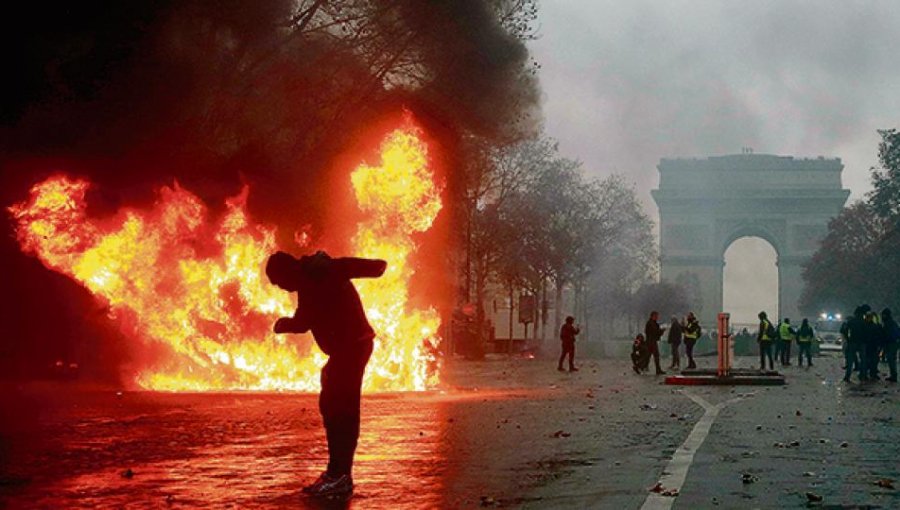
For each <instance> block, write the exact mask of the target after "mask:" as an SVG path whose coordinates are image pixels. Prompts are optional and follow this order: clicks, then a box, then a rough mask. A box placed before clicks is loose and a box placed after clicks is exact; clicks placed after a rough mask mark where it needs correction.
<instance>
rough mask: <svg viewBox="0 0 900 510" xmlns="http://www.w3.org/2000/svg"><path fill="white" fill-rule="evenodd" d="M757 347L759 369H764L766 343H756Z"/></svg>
mask: <svg viewBox="0 0 900 510" xmlns="http://www.w3.org/2000/svg"><path fill="white" fill-rule="evenodd" d="M758 345H759V369H760V370H765V369H766V343H765V342H758Z"/></svg>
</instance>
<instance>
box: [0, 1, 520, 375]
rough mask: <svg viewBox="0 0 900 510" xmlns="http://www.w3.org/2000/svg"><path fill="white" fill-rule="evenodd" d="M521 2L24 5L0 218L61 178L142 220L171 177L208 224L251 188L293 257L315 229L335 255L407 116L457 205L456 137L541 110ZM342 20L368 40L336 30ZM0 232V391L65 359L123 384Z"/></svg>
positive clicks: (52, 284) (55, 281) (71, 313)
mask: <svg viewBox="0 0 900 510" xmlns="http://www.w3.org/2000/svg"><path fill="white" fill-rule="evenodd" d="M513 3H514V2H505V1H491V2H487V1H474V0H470V1H432V2H426V1H415V0H406V1H399V2H375V1H372V2H367V1H360V0H350V1H345V2H322V3H320V2H312V1H303V2H293V1H286V0H284V1H267V2H245V1H239V0H232V1H224V2H222V1H218V2H206V1H193V2H159V1H131V2H108V3H107V2H99V3H84V4H80V3H72V4H67V6H66V7H58V8H54V7H48V6H46V5H43V4H34V5H33V4H29V5H28V6H26V7H22V8H21V9H20V10H19V11H20V12H19V13H18V14H17V16H16V17H11V16H10V17H6V20H5V21H6V24H7V25H9V26H6V27H4V30H3V32H4V36H3V37H4V38H7V39H8V40H6V41H4V43H3V45H2V47H3V48H4V49H3V51H4V52H5V53H7V54H6V55H5V56H4V57H5V58H4V62H5V63H6V64H7V69H8V70H15V72H8V73H6V81H7V87H8V92H7V93H6V94H5V95H4V99H3V102H2V105H0V155H2V156H0V158H2V159H0V169H2V170H0V171H2V174H0V204H2V205H3V207H6V206H8V205H10V204H11V203H13V202H17V201H20V200H22V199H23V198H24V197H25V196H26V193H27V190H28V188H29V187H30V186H31V185H32V184H34V183H35V182H38V181H40V180H42V179H43V178H45V177H47V176H48V175H50V174H51V173H54V172H60V171H62V172H66V173H70V174H75V175H82V176H86V177H88V178H90V179H91V180H92V181H93V182H94V183H95V187H94V192H93V195H92V196H91V197H90V201H91V207H92V213H93V214H96V215H104V214H109V213H111V212H113V211H115V210H117V209H118V208H120V207H122V206H123V205H129V206H138V207H140V206H142V205H147V204H149V203H151V202H152V201H153V200H154V198H155V195H154V192H155V190H156V189H157V188H158V187H159V186H160V185H164V184H171V183H172V181H173V180H175V179H177V180H178V182H179V183H180V184H181V185H183V186H184V187H185V188H187V189H188V190H190V191H192V192H193V193H196V194H198V195H199V196H200V197H201V198H203V199H204V200H205V201H206V202H207V203H208V204H209V205H210V207H212V208H214V209H216V208H221V205H222V201H223V199H224V198H226V197H229V196H233V195H235V194H236V193H237V192H238V191H239V190H240V189H241V187H242V186H243V185H245V184H246V185H249V186H250V189H251V193H250V197H249V207H250V210H251V213H252V214H253V215H254V217H255V219H257V220H258V221H261V222H265V223H271V224H277V225H278V226H279V236H280V237H279V238H280V240H281V241H283V242H284V243H285V244H287V243H289V240H290V239H292V237H293V233H294V231H295V230H296V229H298V228H300V227H301V226H303V225H310V226H311V229H312V232H311V233H312V235H313V239H314V243H317V244H319V245H322V246H325V247H328V248H330V249H334V250H336V251H340V250H341V249H342V248H344V246H345V243H346V236H347V234H348V233H349V228H350V227H349V226H350V225H351V224H352V221H351V220H352V218H349V217H348V218H342V217H341V216H343V215H344V213H343V212H340V213H338V212H336V209H335V205H340V204H344V203H349V201H350V197H349V195H348V193H349V191H350V190H349V188H348V186H347V175H348V173H349V171H350V170H351V169H352V166H353V165H355V164H357V163H359V158H360V156H365V155H370V154H371V151H372V150H373V149H374V148H375V143H376V141H377V140H378V139H379V137H380V136H381V135H382V134H383V133H384V132H385V130H387V129H389V127H390V126H391V125H392V122H394V121H396V119H398V118H399V115H400V110H401V108H407V109H408V110H410V111H411V112H412V113H413V115H414V116H415V117H416V118H417V119H418V121H419V122H420V123H421V124H422V125H423V126H424V127H425V128H426V130H427V131H428V135H429V137H430V138H431V141H432V143H434V146H435V147H436V150H435V159H436V161H437V162H438V164H439V166H440V167H441V168H442V169H443V171H444V174H445V178H446V180H447V185H448V190H449V193H450V194H453V193H454V192H455V191H454V190H456V189H457V188H458V184H457V183H458V172H454V171H453V170H454V169H455V168H458V167H459V166H460V165H459V161H460V160H461V158H463V157H464V156H463V155H461V154H459V153H458V150H459V147H460V146H461V144H459V143H458V141H459V140H460V139H461V137H463V136H478V137H483V138H487V139H490V140H493V141H495V142H497V143H506V142H509V141H512V140H515V139H516V138H519V137H521V136H523V135H524V134H526V133H528V132H529V131H530V130H531V129H532V127H533V125H534V123H535V119H536V113H535V112H536V105H537V97H538V94H537V90H536V85H535V82H534V78H533V76H532V74H530V73H529V69H528V64H529V60H528V53H527V51H526V49H525V47H524V44H523V43H522V41H521V40H520V38H519V37H517V35H518V32H517V31H520V30H522V28H521V27H522V26H524V25H522V23H526V24H527V15H526V16H525V17H524V18H521V19H519V18H517V17H515V16H513V17H511V18H510V17H508V16H507V14H508V12H507V11H508V8H509V5H512V4H513ZM298 4H299V6H298ZM507 4H509V5H507ZM525 4H526V5H527V4H528V2H525ZM338 7H340V9H339V8H338ZM310 8H313V9H315V10H312V11H311V10H309V9H310ZM310 13H312V14H313V15H312V16H307V15H308V14H310ZM349 13H352V14H359V15H360V19H363V20H364V21H365V22H367V23H368V24H367V26H366V28H365V30H363V29H361V26H360V25H359V24H354V23H353V22H348V23H344V24H343V25H342V24H336V25H331V24H330V23H329V22H330V21H331V20H333V19H335V18H338V17H341V16H349ZM356 23H358V22H356ZM300 27H302V29H300ZM10 80H11V81H10ZM367 151H368V152H367ZM448 218H452V215H449V214H448V215H446V217H445V218H443V219H442V221H443V223H444V224H443V225H442V228H443V229H444V230H446V229H449V228H451V227H452V226H451V225H448V224H447V223H448V222H449V221H450V220H449V219H448ZM326 226H327V227H328V228H326ZM4 229H5V232H4V239H3V240H2V243H0V245H2V252H0V264H2V265H0V267H3V268H4V270H5V271H10V273H9V274H8V275H7V277H4V282H5V285H4V286H3V292H2V296H3V302H2V304H0V310H2V313H0V324H2V326H0V327H2V328H3V331H4V335H3V336H4V340H3V343H2V344H0V372H2V374H0V377H2V376H3V375H5V376H9V375H13V376H16V377H19V376H30V375H33V374H35V373H38V372H39V370H40V367H43V366H44V365H46V364H47V363H49V362H50V361H52V360H55V359H56V358H65V359H73V360H78V361H80V362H81V364H82V368H83V371H85V372H90V373H91V375H96V376H99V377H101V378H107V379H111V378H114V377H115V372H116V369H115V368H114V367H117V366H118V365H119V364H120V363H121V362H122V361H123V360H124V359H125V358H126V357H127V353H128V349H127V347H123V345H127V342H128V341H127V339H121V338H115V337H116V333H114V328H111V327H110V324H109V323H108V322H107V321H106V320H105V319H104V317H105V311H104V310H102V309H101V308H100V307H99V305H98V304H97V303H96V302H94V300H93V299H92V298H91V297H90V296H89V295H88V294H87V292H86V291H85V290H83V289H81V288H80V287H79V286H77V285H76V284H74V283H73V282H70V281H69V280H68V279H66V278H64V277H61V276H59V275H56V274H52V273H50V272H49V271H47V270H45V269H43V268H42V267H41V265H40V264H39V263H38V262H37V261H36V260H34V259H32V258H30V257H26V256H24V255H22V254H21V253H20V252H19V250H18V247H17V245H16V243H15V240H14V239H13V237H12V236H13V234H12V229H11V225H9V224H8V222H6V223H5V224H4ZM426 241H427V240H426ZM440 246H441V243H440V242H439V241H434V242H432V244H430V245H429V244H428V242H426V247H425V251H426V253H430V254H436V253H438V252H439V251H440ZM445 283H446V282H441V283H440V284H445ZM428 285H434V284H423V286H424V287H427V286H428ZM50 318H52V320H49V319H50Z"/></svg>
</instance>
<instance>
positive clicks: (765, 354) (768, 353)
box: [756, 312, 775, 370]
mask: <svg viewBox="0 0 900 510" xmlns="http://www.w3.org/2000/svg"><path fill="white" fill-rule="evenodd" d="M757 317H759V331H758V332H757V333H756V341H757V343H759V369H760V370H765V369H766V358H769V370H775V362H774V361H773V360H772V342H773V341H774V339H775V327H774V326H772V323H771V322H769V318H768V317H767V316H766V312H759V315H757Z"/></svg>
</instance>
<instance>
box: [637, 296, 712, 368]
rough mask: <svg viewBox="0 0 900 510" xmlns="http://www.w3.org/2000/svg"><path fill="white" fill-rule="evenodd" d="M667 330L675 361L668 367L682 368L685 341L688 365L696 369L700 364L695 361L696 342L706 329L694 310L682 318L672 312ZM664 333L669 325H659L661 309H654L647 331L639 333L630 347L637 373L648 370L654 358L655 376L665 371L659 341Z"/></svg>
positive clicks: (645, 327)
mask: <svg viewBox="0 0 900 510" xmlns="http://www.w3.org/2000/svg"><path fill="white" fill-rule="evenodd" d="M668 330H669V336H668V337H667V341H668V343H669V346H670V347H671V351H672V363H671V364H670V365H669V368H680V367H681V353H680V350H681V344H682V342H684V351H685V355H686V356H687V361H688V364H687V368H689V369H692V368H697V364H696V363H694V345H696V344H697V340H699V339H700V335H701V334H702V332H703V330H702V328H701V327H700V322H699V321H698V320H697V317H696V316H695V315H694V312H689V313H688V314H687V316H686V317H684V318H682V319H681V320H678V317H675V316H674V315H673V316H672V322H671V323H670V324H669V327H668ZM665 332H666V328H664V327H662V326H660V325H659V312H657V311H655V310H654V311H652V312H650V318H648V319H647V323H646V324H645V325H644V333H642V334H638V335H637V337H636V338H635V339H634V343H633V344H632V348H631V362H632V369H633V370H634V372H635V373H637V374H640V373H642V372H644V371H646V370H647V369H648V368H649V366H650V358H651V357H652V358H653V364H654V368H656V375H662V374H665V373H666V372H665V371H664V370H663V369H662V367H661V366H660V364H659V342H660V340H661V339H662V336H663V333H665Z"/></svg>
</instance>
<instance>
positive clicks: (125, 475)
mask: <svg viewBox="0 0 900 510" xmlns="http://www.w3.org/2000/svg"><path fill="white" fill-rule="evenodd" d="M121 475H122V478H134V471H132V470H131V468H128V469H126V470H125V471H122V473H121Z"/></svg>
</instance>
